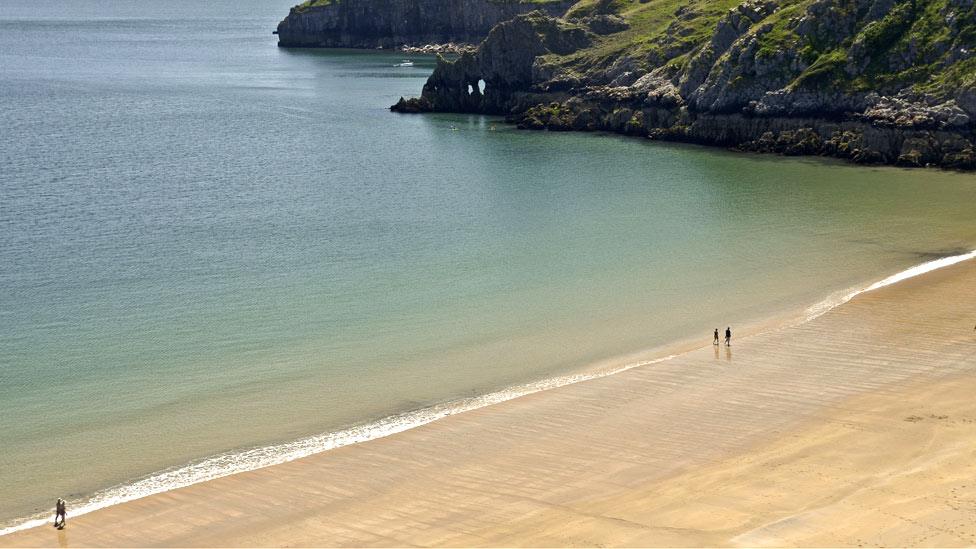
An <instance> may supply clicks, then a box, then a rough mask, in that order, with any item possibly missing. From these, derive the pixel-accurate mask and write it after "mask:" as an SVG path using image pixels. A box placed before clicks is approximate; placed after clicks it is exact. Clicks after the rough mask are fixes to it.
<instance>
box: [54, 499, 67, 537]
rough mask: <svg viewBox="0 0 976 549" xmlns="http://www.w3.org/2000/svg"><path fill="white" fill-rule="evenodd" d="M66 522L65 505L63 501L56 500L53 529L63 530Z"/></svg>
mask: <svg viewBox="0 0 976 549" xmlns="http://www.w3.org/2000/svg"><path fill="white" fill-rule="evenodd" d="M67 522H68V511H67V505H66V504H65V502H64V500H63V499H61V498H58V502H57V503H56V504H55V506H54V527H55V528H57V529H58V530H60V529H62V528H64V526H65V524H66V523H67Z"/></svg>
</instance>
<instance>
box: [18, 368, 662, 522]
mask: <svg viewBox="0 0 976 549" xmlns="http://www.w3.org/2000/svg"><path fill="white" fill-rule="evenodd" d="M675 356H676V355H669V356H666V357H664V358H658V359H654V360H645V361H639V362H632V363H629V364H626V365H624V366H620V367H617V368H613V369H608V370H604V371H600V372H595V373H585V374H574V375H566V376H560V377H554V378H550V379H545V380H542V381H537V382H534V383H526V384H524V385H518V386H516V387H512V388H509V389H505V390H502V391H496V392H494V393H489V394H486V395H482V396H478V397H471V398H465V399H461V400H456V401H452V402H448V403H444V404H438V405H436V406H431V407H429V408H424V409H421V410H416V411H413V412H407V413H403V414H397V415H393V416H389V417H386V418H383V419H381V420H378V421H375V422H372V423H368V424H365V425H361V426H357V427H351V428H349V429H343V430H341V431H336V432H332V433H325V434H322V435H316V436H312V437H307V438H303V439H299V440H296V441H294V442H288V443H285V444H278V445H273V446H264V447H260V448H252V449H249V450H244V451H240V452H228V453H225V454H220V455H217V456H213V457H210V458H207V459H204V460H201V461H197V462H193V463H190V464H188V465H184V466H182V467H177V468H173V469H169V470H166V471H162V472H159V473H156V474H153V475H151V476H149V477H146V478H144V479H140V480H137V481H135V482H131V483H129V484H123V485H119V486H115V487H112V488H108V489H106V490H102V491H99V492H97V493H95V495H94V496H92V497H91V498H89V499H87V500H82V501H73V502H69V507H68V508H69V511H70V513H71V516H73V517H76V516H78V515H84V514H87V513H91V512H92V511H95V510H97V509H102V508H104V507H109V506H111V505H115V504H118V503H123V502H126V501H132V500H136V499H139V498H144V497H146V496H150V495H153V494H158V493H161V492H167V491H170V490H175V489H177V488H183V487H186V486H190V485H193V484H198V483H201V482H206V481H208V480H213V479H216V478H220V477H225V476H228V475H233V474H235V473H242V472H245V471H253V470H255V469H261V468H264V467H269V466H271V465H278V464H281V463H286V462H289V461H294V460H296V459H299V458H303V457H306V456H310V455H312V454H317V453H320V452H325V451H328V450H332V449H335V448H340V447H342V446H348V445H350V444H357V443H360V442H366V441H368V440H375V439H378V438H382V437H386V436H389V435H392V434H396V433H400V432H403V431H406V430H408V429H413V428H415V427H420V426H421V425H426V424H428V423H432V422H434V421H437V420H439V419H443V418H445V417H448V416H452V415H455V414H460V413H462V412H467V411H470V410H475V409H478V408H484V407H486V406H491V405H493V404H498V403H500V402H505V401H507V400H512V399H515V398H518V397H522V396H526V395H530V394H532V393H538V392H540V391H547V390H549V389H555V388H557V387H563V386H565V385H571V384H573V383H579V382H581V381H587V380H591V379H597V378H601V377H606V376H610V375H613V374H617V373H620V372H623V371H626V370H630V369H632V368H637V367H640V366H647V365H650V364H655V363H658V362H664V361H666V360H671V359H672V358H674V357H675ZM52 518H53V516H52V517H49V516H48V515H47V514H44V515H35V516H33V517H30V518H28V519H22V521H18V522H17V523H16V524H15V525H14V526H9V527H6V528H3V529H2V530H0V536H2V535H6V534H10V533H12V532H17V531H19V530H26V529H28V528H33V527H35V526H41V525H44V524H45V523H48V522H50V521H51V520H52Z"/></svg>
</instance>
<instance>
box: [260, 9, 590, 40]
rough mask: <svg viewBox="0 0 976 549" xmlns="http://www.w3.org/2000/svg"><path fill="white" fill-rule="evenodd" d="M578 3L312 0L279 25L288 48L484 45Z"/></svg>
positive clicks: (280, 34)
mask: <svg viewBox="0 0 976 549" xmlns="http://www.w3.org/2000/svg"><path fill="white" fill-rule="evenodd" d="M572 3H573V1H572V0H542V1H540V0H535V1H532V0H310V1H309V2H305V3H304V4H301V5H298V6H295V7H294V8H292V9H291V12H290V13H289V14H288V17H286V18H285V19H284V20H283V21H282V22H281V23H279V24H278V30H277V34H278V45H279V46H282V47H327V48H393V47H397V46H403V45H421V44H445V43H448V42H462V43H471V44H474V43H478V42H480V41H481V40H482V39H484V37H485V36H486V35H487V34H488V31H490V30H491V28H492V27H493V26H495V25H496V24H498V23H500V22H502V21H506V20H508V19H511V18H513V17H515V16H516V15H519V14H522V13H527V12H529V11H533V10H541V11H542V12H543V13H546V14H549V15H562V14H563V13H564V12H565V11H566V9H567V8H568V7H569V6H571V5H572Z"/></svg>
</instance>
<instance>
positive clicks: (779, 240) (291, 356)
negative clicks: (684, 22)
mask: <svg viewBox="0 0 976 549" xmlns="http://www.w3.org/2000/svg"><path fill="white" fill-rule="evenodd" d="M288 7H289V2H287V1H286V2H284V3H282V2H261V1H257V0H243V1H235V2H230V1H223V0H218V1H212V2H205V3H201V2H191V1H189V0H167V1H160V2H155V3H145V2H135V1H128V0H126V1H108V2H83V1H81V0H60V1H50V2H40V3H38V2H28V1H27V0H4V2H3V3H2V5H0V132H2V140H0V434H2V439H3V444H2V446H3V451H2V452H0V527H2V526H4V525H9V524H13V523H15V522H17V520H18V519H19V518H21V517H25V516H27V515H30V514H32V513H34V512H36V511H38V510H41V509H47V507H49V506H50V503H51V502H52V501H53V500H54V499H55V498H56V497H58V496H67V497H68V498H69V499H70V500H71V501H72V502H82V501H84V500H86V499H87V498H89V497H90V496H91V495H92V494H95V493H96V492H98V491H99V490H104V489H106V488H110V487H113V486H116V485H118V484H120V483H122V484H124V483H127V482H130V481H132V480H134V479H137V478H139V477H143V476H145V475H148V474H150V473H153V472H156V471H161V470H164V469H167V468H169V467H175V466H180V465H183V464H186V463H188V462H193V461H194V460H199V459H202V458H206V457H207V456H212V455H215V454H220V453H223V452H233V451H237V450H241V449H246V448H251V447H255V446H262V445H269V444H276V443H286V442H288V441H291V440H295V439H299V438H301V437H305V436H308V435H314V434H318V433H328V432H330V431H335V430H337V429H341V428H344V427H348V426H351V425H356V424H362V423H366V422H370V421H373V420H376V419H379V418H382V417H385V416H388V415H390V414H395V413H400V412H408V411H411V410H417V409H421V408H424V407H426V406H430V405H433V404H436V403H441V402H447V401H451V400H454V399H458V398H462V397H469V396H472V395H479V394H483V393H487V392H490V391H493V390H499V389H503V388H505V387H508V386H511V385H513V384H518V383H522V382H527V381H532V380H538V379H542V378H546V377H548V376H553V375H558V374H562V373H566V372H572V371H578V370H580V369H582V368H585V367H586V366H587V365H590V364H593V363H595V362H597V361H602V360H606V359H610V358H613V357H616V356H621V355H629V354H633V353H639V352H640V351H642V350H646V349H649V348H653V347H655V346H658V345H661V344H664V343H667V342H670V341H673V340H675V339H679V338H684V337H688V336H690V335H694V334H702V337H703V341H704V342H705V343H708V342H709V339H708V338H709V334H710V332H711V329H712V328H713V327H715V326H721V327H724V326H725V325H729V324H732V325H736V324H738V323H742V322H745V321H749V320H756V319H760V318H763V317H765V316H768V315H770V314H773V313H777V312H781V311H786V310H792V309H799V308H803V307H805V306H808V305H811V304H813V303H816V302H819V301H821V300H823V299H824V298H825V297H826V296H828V295H830V294H832V293H834V292H836V291H839V290H843V289H846V288H850V287H852V286H855V287H856V286H858V285H863V284H866V283H869V282H872V281H874V280H876V279H878V278H882V277H884V276H885V275H888V274H891V273H893V272H896V271H899V270H901V269H904V268H906V267H908V266H910V265H914V264H917V263H919V262H921V261H924V260H926V259H929V258H931V257H934V256H937V255H940V254H951V253H957V252H962V251H969V250H972V249H973V248H976V222H974V216H973V203H974V198H976V177H974V176H972V175H960V174H952V173H942V172H933V171H904V170H896V169H869V168H858V167H851V166H846V165H839V164H834V163H826V162H822V161H818V160H797V159H784V158H776V157H754V156H746V155H736V154H730V153H726V152H723V151H719V150H713V149H702V148H693V147H685V146H676V145H669V144H658V143H651V142H645V141H641V140H634V139H624V138H617V137H608V136H596V135H583V134H547V133H528V132H519V131H516V130H514V129H512V128H510V127H507V126H504V125H501V124H495V123H494V122H492V121H491V120H489V119H485V118H481V117H467V116H405V115H395V114H391V113H390V112H388V110H387V107H388V106H389V105H390V104H392V103H393V102H395V101H396V99H397V98H398V97H399V96H400V95H411V94H415V93H417V92H418V91H419V90H420V87H421V86H422V84H423V82H424V79H425V78H426V76H427V74H429V72H430V70H431V67H432V61H431V60H430V59H421V58H416V57H415V58H414V60H415V61H417V64H416V66H414V67H412V68H401V67H394V65H395V64H396V63H398V62H399V61H400V60H401V59H402V58H403V55H402V54H391V53H382V52H343V51H327V52H310V51H287V50H280V49H278V48H276V47H275V41H274V37H273V36H271V34H270V31H271V30H272V29H273V28H274V26H275V24H276V23H277V20H278V19H279V18H280V17H281V16H283V15H284V14H285V13H287V9H288ZM452 126H454V127H456V130H452ZM493 128H495V129H493ZM273 451H275V450H268V451H267V452H273ZM267 452H265V454H263V455H266V454H267ZM241 459H244V458H241ZM247 459H250V458H247ZM245 461H246V459H245ZM235 463H238V465H239V464H240V463H241V462H240V460H238V462H235ZM212 465H213V466H214V467H216V468H218V469H219V467H220V466H221V464H220V463H217V464H212ZM208 466H209V465H208ZM197 472H199V471H197ZM181 474H182V473H181ZM180 478H182V477H180V476H179V475H176V476H174V477H172V478H167V479H165V480H164V481H160V482H161V483H163V484H165V482H172V485H178V484H179V482H180ZM194 478H197V477H194ZM163 484H160V485H159V486H157V487H156V488H159V489H163V488H166V486H168V485H163ZM120 490H121V492H124V489H117V490H116V492H112V493H110V494H109V496H106V497H107V498H108V499H109V500H111V498H112V497H119V496H118V493H121V492H120ZM112 494H115V495H112ZM103 495H104V493H103ZM73 504H74V505H75V507H77V505H79V504H80V503H73Z"/></svg>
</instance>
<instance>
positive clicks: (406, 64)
mask: <svg viewBox="0 0 976 549" xmlns="http://www.w3.org/2000/svg"><path fill="white" fill-rule="evenodd" d="M393 66H394V67H412V66H413V61H411V60H409V59H404V60H403V61H402V62H400V63H397V64H396V65H393Z"/></svg>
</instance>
